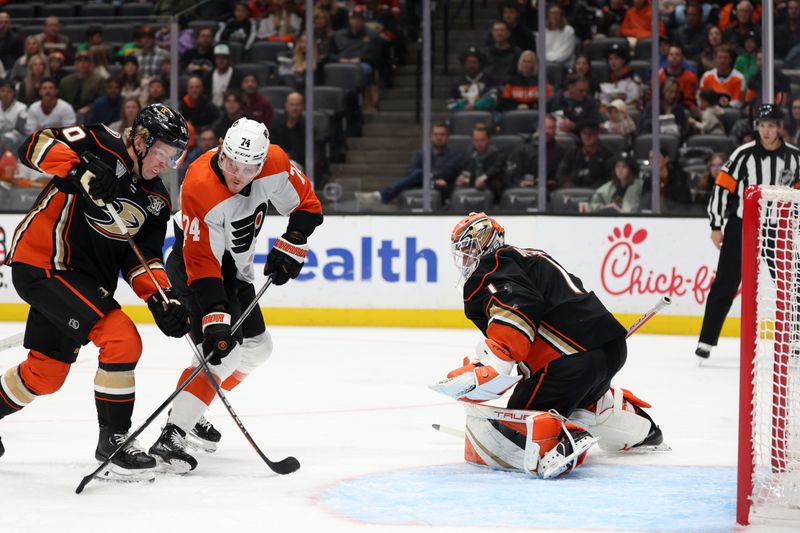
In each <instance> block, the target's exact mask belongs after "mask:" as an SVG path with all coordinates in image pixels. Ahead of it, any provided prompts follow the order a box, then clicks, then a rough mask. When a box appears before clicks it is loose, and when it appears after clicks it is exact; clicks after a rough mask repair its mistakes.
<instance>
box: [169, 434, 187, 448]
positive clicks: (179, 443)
mask: <svg viewBox="0 0 800 533" xmlns="http://www.w3.org/2000/svg"><path fill="white" fill-rule="evenodd" d="M169 440H170V442H171V443H172V445H173V446H175V447H176V448H178V449H181V450H182V449H183V448H185V447H186V439H184V438H183V437H181V434H180V433H178V431H172V432H171V433H170V435H169Z"/></svg>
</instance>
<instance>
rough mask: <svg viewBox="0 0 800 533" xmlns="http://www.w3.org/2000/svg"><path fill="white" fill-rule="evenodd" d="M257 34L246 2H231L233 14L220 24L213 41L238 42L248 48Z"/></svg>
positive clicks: (254, 22) (245, 48)
mask: <svg viewBox="0 0 800 533" xmlns="http://www.w3.org/2000/svg"><path fill="white" fill-rule="evenodd" d="M273 3H274V2H273ZM257 36H259V35H258V31H257V29H256V21H255V20H253V19H252V18H250V9H249V8H248V7H247V3H246V2H235V3H234V4H233V16H232V17H231V18H229V19H228V20H226V21H225V22H223V23H222V24H220V26H219V30H217V34H216V35H215V36H214V41H216V42H218V43H238V44H241V45H242V48H243V49H244V50H249V49H250V46H251V45H252V44H253V42H254V41H255V40H256V37H257ZM259 37H260V36H259Z"/></svg>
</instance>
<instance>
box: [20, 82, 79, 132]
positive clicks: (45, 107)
mask: <svg viewBox="0 0 800 533" xmlns="http://www.w3.org/2000/svg"><path fill="white" fill-rule="evenodd" d="M39 98H40V99H39V100H38V101H37V102H34V103H33V104H31V106H30V107H29V108H28V119H27V121H26V122H25V133H26V134H28V135H30V134H31V133H33V132H35V131H39V130H41V129H44V128H64V127H67V126H74V125H75V111H74V110H73V109H72V106H71V105H69V104H68V103H67V102H65V101H64V100H62V99H61V98H59V97H58V87H56V84H55V82H54V81H53V80H52V79H50V78H47V79H45V80H44V81H42V84H41V86H40V87H39Z"/></svg>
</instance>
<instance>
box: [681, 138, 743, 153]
mask: <svg viewBox="0 0 800 533" xmlns="http://www.w3.org/2000/svg"><path fill="white" fill-rule="evenodd" d="M686 146H706V147H708V148H711V150H713V151H714V152H725V153H726V154H730V153H731V152H733V149H734V148H735V147H734V145H733V141H732V140H731V139H730V137H728V136H727V135H692V136H691V137H689V139H687V141H686Z"/></svg>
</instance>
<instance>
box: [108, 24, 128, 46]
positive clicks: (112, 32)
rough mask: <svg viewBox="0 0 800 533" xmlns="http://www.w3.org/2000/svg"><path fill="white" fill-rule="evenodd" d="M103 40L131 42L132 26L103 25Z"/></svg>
mask: <svg viewBox="0 0 800 533" xmlns="http://www.w3.org/2000/svg"><path fill="white" fill-rule="evenodd" d="M102 28H103V40H105V41H108V42H111V41H114V42H120V43H127V42H130V41H132V40H133V32H134V25H133V24H130V23H128V22H115V23H113V24H109V23H106V24H103V26H102Z"/></svg>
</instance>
